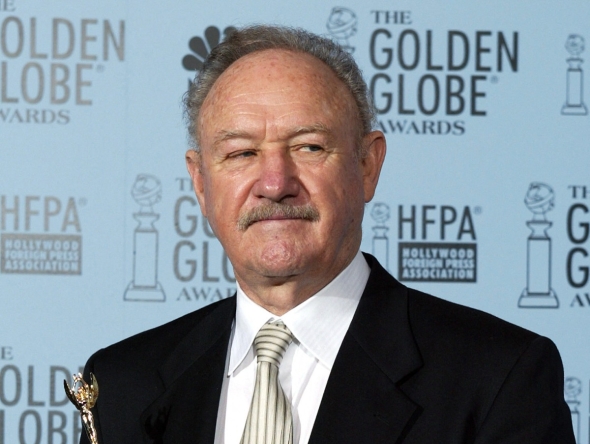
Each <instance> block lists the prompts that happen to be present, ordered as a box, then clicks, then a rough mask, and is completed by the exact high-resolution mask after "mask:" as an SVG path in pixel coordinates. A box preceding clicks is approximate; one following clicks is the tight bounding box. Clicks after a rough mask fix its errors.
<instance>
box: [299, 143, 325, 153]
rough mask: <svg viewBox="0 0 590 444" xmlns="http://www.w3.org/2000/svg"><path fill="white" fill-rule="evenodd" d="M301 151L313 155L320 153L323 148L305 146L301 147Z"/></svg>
mask: <svg viewBox="0 0 590 444" xmlns="http://www.w3.org/2000/svg"><path fill="white" fill-rule="evenodd" d="M301 150H303V151H310V152H312V153H315V152H318V151H322V150H323V148H322V147H321V146H319V145H304V146H302V147H301Z"/></svg>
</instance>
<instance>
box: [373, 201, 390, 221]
mask: <svg viewBox="0 0 590 444" xmlns="http://www.w3.org/2000/svg"><path fill="white" fill-rule="evenodd" d="M371 217H372V218H373V220H374V221H375V222H377V223H379V224H383V223H384V222H385V221H387V220H388V219H389V206H388V205H387V204H384V203H379V202H378V203H376V204H375V205H373V209H372V210H371Z"/></svg>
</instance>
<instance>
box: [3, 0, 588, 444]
mask: <svg viewBox="0 0 590 444" xmlns="http://www.w3.org/2000/svg"><path fill="white" fill-rule="evenodd" d="M254 22H268V23H279V24H286V25H294V26H301V27H304V28H306V29H309V30H311V31H313V32H316V33H320V34H323V35H326V36H328V37H331V38H333V39H335V40H337V41H339V42H340V43H341V44H343V45H344V46H345V47H346V48H347V50H349V51H350V52H352V53H353V55H354V57H355V58H356V59H357V61H358V63H359V64H360V66H361V67H362V69H363V72H364V75H365V77H366V79H367V82H368V83H369V85H370V88H371V92H372V94H373V96H374V100H375V104H376V107H377V109H378V111H379V116H378V117H379V127H380V128H381V130H382V131H384V132H385V134H386V136H387V140H388V144H389V152H388V156H387V159H386V164H385V170H384V172H383V175H382V179H381V182H380V185H379V187H378V190H377V195H376V197H375V199H374V201H373V202H371V203H370V204H368V205H367V208H366V214H365V220H364V222H363V228H364V238H363V244H362V248H363V250H364V251H367V252H372V253H373V254H375V255H376V256H377V257H378V258H379V260H380V261H381V262H382V263H383V264H385V265H386V266H387V268H388V269H389V270H390V271H391V272H392V274H394V275H395V276H396V277H398V278H399V279H401V280H402V281H403V282H405V283H406V284H407V285H411V286H414V287H417V288H419V289H421V290H424V291H427V292H430V293H433V294H436V295H438V296H440V297H443V298H446V299H449V300H452V301H455V302H458V303H461V304H465V305H469V306H472V307H476V308H479V309H482V310H485V311H488V312H491V313H493V314H495V315H497V316H500V317H502V318H504V319H506V320H508V321H511V322H514V323H516V324H519V325H522V326H524V327H526V328H529V329H531V330H534V331H537V332H539V333H542V334H544V335H547V336H549V337H550V338H552V339H553V340H554V341H555V342H556V343H557V345H558V347H559V349H560V351H561V354H562V357H563V360H564V365H565V370H566V377H567V380H566V392H565V393H564V396H565V397H566V399H567V401H568V403H569V405H570V407H571V410H572V420H573V421H574V428H575V432H576V436H577V440H578V443H584V444H586V443H590V436H589V433H588V425H589V422H590V409H589V406H590V396H589V395H590V355H589V354H588V352H587V350H588V346H589V340H588V337H589V334H590V322H588V320H589V317H590V255H589V250H590V210H589V206H590V180H589V177H590V176H589V171H590V169H589V167H590V116H589V112H588V106H589V105H590V93H589V92H588V84H589V83H590V62H589V60H590V49H589V48H587V47H585V43H586V46H588V44H590V43H589V42H590V3H589V2H588V1H587V0H570V1H568V2H558V1H557V0H550V1H545V2H533V1H531V0H524V1H520V2H513V1H507V0H494V1H487V2H477V3H474V2H468V1H456V2H452V3H449V2H445V3H444V4H443V3H441V2H436V1H434V0H424V1H422V2H411V1H406V0H401V1H398V2H395V3H391V2H385V1H383V0H370V1H369V2H360V1H353V0H347V1H343V2H339V3H324V5H321V6H318V3H317V2H314V1H311V0H302V1H300V2H287V1H284V0H280V1H275V2H267V1H262V0H251V1H249V2H238V1H235V0H220V1H218V2H215V3H214V4H213V3H211V2H196V1H189V0H181V1H176V2H173V4H172V3H170V2H157V1H154V0H148V1H145V0H144V1H139V0H125V1H114V0H106V1H102V2H47V1H42V0H29V1H24V0H0V39H1V40H0V444H5V443H6V444H14V443H19V444H20V443H27V444H29V443H72V442H76V439H77V435H78V434H79V432H80V426H79V421H78V419H77V413H76V412H74V409H73V407H72V406H70V405H69V403H68V402H67V400H66V396H65V394H64V392H63V389H62V380H63V379H64V378H69V377H70V375H71V373H73V372H75V371H78V369H79V368H80V367H81V366H82V365H83V364H84V362H85V360H86V359H87V358H88V356H89V355H90V354H91V353H92V352H93V351H95V350H96V349H98V348H101V347H104V346H106V345H108V344H110V343H113V342H116V341H118V340H121V339H123V338H125V337H127V336H129V335H132V334H134V333H136V332H139V331H141V330H144V329H147V328H150V327H153V326H156V325H158V324H161V323H164V322H166V321H168V320H171V319H173V318H176V317H178V316H180V315H182V314H184V313H187V312H189V311H192V310H195V309H198V308H200V307H202V306H204V305H206V304H209V303H211V302H213V301H216V300H219V299H221V298H225V297H227V296H229V295H231V294H232V293H233V292H234V290H235V279H234V276H233V272H232V268H231V265H230V263H229V262H228V260H227V257H226V256H225V254H224V252H223V251H222V249H221V247H220V245H219V243H218V242H217V240H216V238H215V236H214V235H213V233H212V232H211V229H210V227H209V226H208V225H207V222H206V221H205V220H204V219H203V217H202V216H201V214H200V210H199V207H198V204H197V202H196V199H195V197H194V195H193V192H192V189H191V184H190V180H189V177H188V174H187V172H186V170H185V167H184V160H183V159H184V151H185V149H186V146H187V143H186V136H185V130H184V126H183V122H182V117H181V106H180V101H181V96H182V94H183V93H184V91H185V90H186V87H187V84H188V81H189V79H190V78H192V77H193V76H194V73H195V71H196V70H198V69H199V68H200V67H201V66H202V65H201V64H202V60H203V58H204V57H205V56H206V55H207V53H208V52H209V51H210V50H211V48H212V47H214V46H215V45H216V44H217V43H218V42H219V41H220V39H222V38H223V35H224V34H225V33H227V32H228V31H229V30H231V27H234V26H240V25H244V24H249V23H254Z"/></svg>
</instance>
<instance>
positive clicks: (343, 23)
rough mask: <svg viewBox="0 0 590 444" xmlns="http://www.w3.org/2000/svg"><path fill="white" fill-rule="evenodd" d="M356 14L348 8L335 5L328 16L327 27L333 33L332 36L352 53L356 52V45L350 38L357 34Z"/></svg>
mask: <svg viewBox="0 0 590 444" xmlns="http://www.w3.org/2000/svg"><path fill="white" fill-rule="evenodd" d="M357 22H358V21H357V18H356V14H355V13H354V12H353V11H351V10H350V9H348V8H342V7H338V6H337V7H334V8H332V12H331V13H330V17H329V18H328V23H326V27H327V28H328V32H329V33H330V34H331V35H332V38H333V39H334V40H336V41H338V43H339V44H340V46H342V48H344V50H346V51H348V52H349V53H350V54H352V53H353V52H354V49H355V48H354V46H352V45H351V44H350V43H349V41H348V39H349V38H350V37H352V36H353V35H355V34H356V31H357V29H356V26H357Z"/></svg>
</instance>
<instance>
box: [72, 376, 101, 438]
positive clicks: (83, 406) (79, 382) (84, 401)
mask: <svg viewBox="0 0 590 444" xmlns="http://www.w3.org/2000/svg"><path fill="white" fill-rule="evenodd" d="M73 377H74V384H73V385H72V388H70V386H69V385H68V382H67V381H66V380H65V379H64V389H65V391H66V395H68V398H69V400H70V401H71V402H72V404H74V405H75V406H76V408H77V409H78V410H80V416H81V417H82V422H83V423H84V428H85V429H86V434H87V435H88V439H89V440H90V442H91V444H98V437H97V434H96V427H95V426H94V416H93V415H92V412H91V411H90V409H91V408H92V407H94V404H96V399H97V398H98V382H96V378H95V377H94V375H93V374H92V373H90V385H88V384H87V383H86V381H84V379H82V375H81V374H80V373H78V374H77V375H73ZM74 390H75V391H74Z"/></svg>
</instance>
